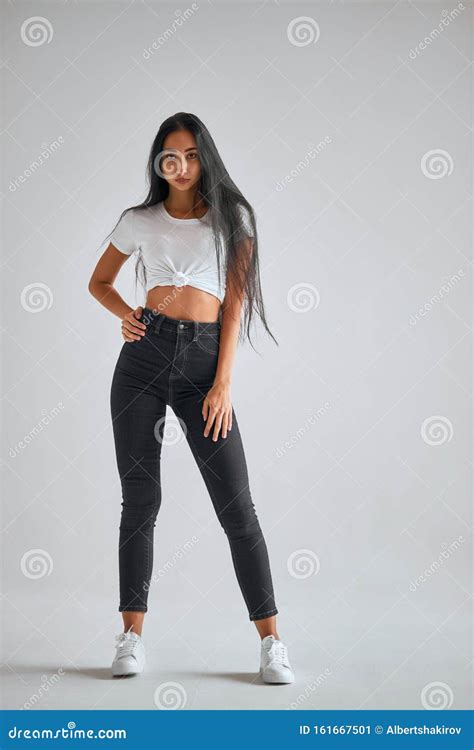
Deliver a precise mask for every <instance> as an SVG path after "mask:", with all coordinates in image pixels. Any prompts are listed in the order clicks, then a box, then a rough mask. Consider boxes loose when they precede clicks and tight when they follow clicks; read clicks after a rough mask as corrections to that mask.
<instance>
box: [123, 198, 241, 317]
mask: <svg viewBox="0 0 474 750" xmlns="http://www.w3.org/2000/svg"><path fill="white" fill-rule="evenodd" d="M210 210H211V209H208V211H207V213H206V214H204V216H203V217H202V218H201V219H176V218H175V217H174V216H171V215H170V214H169V213H168V211H167V210H166V208H165V206H164V204H163V202H162V201H161V202H160V203H157V204H156V205H154V206H152V207H151V208H145V209H141V210H139V209H134V208H132V209H131V210H130V211H127V213H126V214H125V215H124V216H122V218H121V219H120V221H119V223H118V224H117V227H116V228H115V230H114V231H113V233H112V235H111V239H110V242H111V243H112V244H113V245H114V247H116V248H117V250H120V252H121V253H124V254H125V255H131V254H132V253H134V252H135V251H136V250H138V249H140V250H141V253H142V259H143V263H144V265H145V268H146V291H148V290H149V289H153V287H155V286H177V287H181V286H186V285H189V286H193V287H195V288H196V289H201V290H202V291H204V292H208V293H209V294H212V295H214V296H215V297H217V298H218V299H219V300H220V301H221V302H222V301H223V299H224V296H225V291H226V283H225V276H226V273H225V268H224V263H223V262H222V261H221V264H220V265H221V268H220V273H221V283H220V284H219V279H218V272H217V259H216V250H215V244H214V237H213V233H212V228H211V226H210V222H209V212H210ZM240 213H241V216H242V220H243V223H244V227H245V230H246V233H247V236H249V237H250V236H252V229H251V224H250V222H249V219H248V215H247V211H246V210H245V209H243V208H242V207H241V209H240Z"/></svg>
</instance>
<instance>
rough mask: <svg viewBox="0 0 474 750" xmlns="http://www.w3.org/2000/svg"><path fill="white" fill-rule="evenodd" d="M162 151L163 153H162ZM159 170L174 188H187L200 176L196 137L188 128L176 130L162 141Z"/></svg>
mask: <svg viewBox="0 0 474 750" xmlns="http://www.w3.org/2000/svg"><path fill="white" fill-rule="evenodd" d="M163 152H164V153H163ZM163 152H162V153H163V156H162V157H161V159H160V171H161V174H162V176H163V177H164V179H165V180H166V181H167V182H168V183H169V184H170V185H172V186H173V187H174V188H175V189H176V190H183V191H184V190H189V189H190V188H192V187H194V186H195V185H196V184H197V183H198V182H199V178H200V177H201V164H200V161H199V155H198V150H197V145H196V139H195V137H194V136H193V134H192V133H190V132H189V130H176V131H175V132H174V133H170V134H169V135H167V136H166V138H165V140H164V143H163Z"/></svg>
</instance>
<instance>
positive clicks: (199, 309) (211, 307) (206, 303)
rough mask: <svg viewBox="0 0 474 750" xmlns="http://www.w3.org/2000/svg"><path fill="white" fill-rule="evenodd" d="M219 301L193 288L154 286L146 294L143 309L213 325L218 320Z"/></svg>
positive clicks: (178, 318)
mask: <svg viewBox="0 0 474 750" xmlns="http://www.w3.org/2000/svg"><path fill="white" fill-rule="evenodd" d="M220 306H221V303H220V300H218V299H217V297H214V295H213V294H209V293H208V292H204V291H203V290H202V289H196V287H193V286H189V284H188V285H186V286H181V287H177V286H155V287H153V289H150V290H149V291H148V293H147V298H146V303H145V307H149V308H151V309H152V310H155V311H157V312H159V313H162V314H163V315H167V316H168V317H169V318H176V319H177V320H195V321H199V322H201V323H214V322H215V321H217V320H218V319H219V310H220Z"/></svg>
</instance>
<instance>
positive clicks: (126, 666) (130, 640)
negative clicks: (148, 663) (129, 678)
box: [112, 630, 145, 677]
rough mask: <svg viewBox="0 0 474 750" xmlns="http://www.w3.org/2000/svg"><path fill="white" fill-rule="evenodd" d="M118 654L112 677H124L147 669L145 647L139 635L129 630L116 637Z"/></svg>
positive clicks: (113, 664)
mask: <svg viewBox="0 0 474 750" xmlns="http://www.w3.org/2000/svg"><path fill="white" fill-rule="evenodd" d="M115 640H116V641H117V645H116V648H117V653H116V654H115V659H114V660H113V662H112V675H113V676H114V677H123V676H125V675H132V674H138V673H139V672H143V670H144V669H145V646H144V645H143V641H142V639H141V637H140V636H139V635H137V634H136V633H132V631H131V630H129V631H128V632H127V633H120V635H116V636H115Z"/></svg>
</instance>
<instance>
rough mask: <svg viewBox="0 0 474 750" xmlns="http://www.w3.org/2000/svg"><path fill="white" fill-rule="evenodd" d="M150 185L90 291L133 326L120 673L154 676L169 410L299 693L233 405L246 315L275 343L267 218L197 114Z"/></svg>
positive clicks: (120, 407)
mask: <svg viewBox="0 0 474 750" xmlns="http://www.w3.org/2000/svg"><path fill="white" fill-rule="evenodd" d="M148 180H149V184H150V187H149V192H148V195H147V197H146V199H145V201H144V202H143V203H141V204H140V205H137V206H133V207H131V208H129V209H126V210H125V211H124V212H123V213H122V215H121V217H120V219H119V221H118V223H117V225H116V227H115V229H114V230H113V232H112V233H111V235H108V236H109V238H110V239H111V241H110V244H109V245H108V247H107V249H106V250H105V252H104V254H103V255H102V257H101V258H100V260H99V262H98V263H97V266H96V268H95V270H94V272H93V274H92V277H91V280H90V282H89V291H90V293H91V294H92V295H93V296H94V297H95V298H96V299H97V300H98V301H99V302H100V303H101V304H102V305H104V306H105V307H106V308H107V309H108V310H110V312H112V313H113V314H114V315H117V316H118V317H119V318H120V319H121V321H122V324H121V325H122V336H123V339H124V341H125V343H124V344H123V346H122V349H121V351H120V355H119V358H118V361H117V364H116V366H115V371H114V374H113V378H112V385H111V394H110V405H111V414H112V423H113V432H114V441H115V449H116V455H117V465H118V471H119V475H120V480H121V486H122V499H123V502H122V513H121V520H120V534H119V574H120V604H119V611H120V612H121V613H122V617H123V624H124V631H123V632H122V633H120V635H118V636H116V639H117V652H116V655H115V659H114V661H113V664H112V674H113V675H114V676H121V675H129V674H135V673H138V672H142V671H143V669H144V666H145V650H144V645H143V640H142V637H141V633H142V627H143V619H144V615H145V612H147V609H148V606H147V599H148V589H149V586H150V580H151V575H152V568H153V536H154V527H155V522H156V517H157V514H158V511H159V508H160V505H161V484H160V458H161V444H162V441H163V434H164V423H165V412H166V407H167V405H169V406H170V407H171V408H172V409H173V412H174V413H175V415H176V417H177V418H178V420H179V422H180V424H181V427H182V429H183V431H184V433H185V435H186V439H187V441H188V443H189V446H190V449H191V451H192V453H193V455H194V458H195V460H196V462H197V465H198V467H199V470H200V472H201V474H202V477H203V479H204V482H205V484H206V487H207V489H208V491H209V495H210V497H211V500H212V503H213V505H214V509H215V511H216V514H217V517H218V520H219V522H220V524H221V526H222V528H223V530H224V532H225V534H226V535H227V537H228V541H229V546H230V550H231V556H232V561H233V565H234V569H235V574H236V577H237V580H238V584H239V586H240V589H241V591H242V595H243V598H244V600H245V604H246V606H247V609H248V614H249V619H250V620H251V621H253V622H254V623H255V625H256V628H257V631H258V633H259V635H260V639H261V652H260V673H261V675H262V678H263V680H264V681H265V682H273V683H275V682H278V683H288V682H292V681H293V680H294V674H293V671H292V669H291V666H290V663H289V661H288V654H287V648H286V646H285V645H284V643H283V642H282V641H281V640H280V638H279V635H278V633H277V626H276V615H277V613H278V610H277V607H276V604H275V599H274V592H273V584H272V577H271V572H270V565H269V560H268V552H267V547H266V544H265V539H264V537H263V534H262V530H261V528H260V524H259V521H258V518H257V515H256V512H255V506H254V504H253V501H252V497H251V493H250V488H249V479H248V474H247V465H246V459H245V454H244V450H243V446H242V440H241V436H240V433H239V426H238V423H237V418H236V415H235V412H234V409H233V406H232V402H231V394H230V388H231V374H232V366H233V361H234V356H235V350H236V345H237V341H238V339H239V333H240V325H241V318H242V310H243V311H244V315H243V318H244V329H245V326H246V327H247V335H248V336H249V329H250V323H251V318H252V313H253V309H254V307H256V308H257V311H258V312H259V314H260V317H261V319H262V321H263V324H264V326H265V329H266V330H267V332H268V333H269V334H270V335H271V336H272V338H273V339H274V337H273V335H272V334H271V333H270V331H269V329H268V326H267V323H266V320H265V314H264V307H263V302H262V295H261V287H260V278H259V267H258V248H257V244H258V243H257V232H256V226H255V218H254V214H253V210H252V208H251V206H250V204H249V203H248V202H247V201H246V200H245V198H244V197H243V196H242V194H241V193H240V191H239V190H238V188H237V187H236V185H235V184H234V183H233V181H232V180H231V178H230V177H229V175H228V173H227V171H226V169H225V167H224V164H223V162H222V160H221V158H220V156H219V153H218V151H217V149H216V146H215V144H214V141H213V140H212V138H211V135H210V134H209V131H208V130H207V128H206V127H205V126H204V124H203V123H202V122H201V120H200V119H199V118H198V117H196V116H195V115H192V114H188V113H183V112H180V113H178V114H176V115H174V116H173V117H170V118H168V119H167V120H165V121H164V122H163V124H162V125H161V127H160V129H159V131H158V133H157V135H156V138H155V140H154V143H153V146H152V148H151V152H150V156H149V160H148ZM133 253H136V257H137V266H136V274H137V278H138V277H139V274H141V276H142V280H143V283H144V287H145V290H146V301H145V307H144V308H143V307H138V308H137V309H133V308H131V307H130V306H129V305H127V304H126V302H124V300H123V299H122V298H121V297H120V295H119V293H118V292H117V290H116V289H115V288H114V286H113V284H114V281H115V278H116V276H117V274H118V272H119V270H120V268H121V267H122V265H123V264H124V263H125V261H126V260H127V258H128V257H129V256H130V255H132V254H133ZM249 340H250V336H249ZM274 340H275V339H274Z"/></svg>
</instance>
